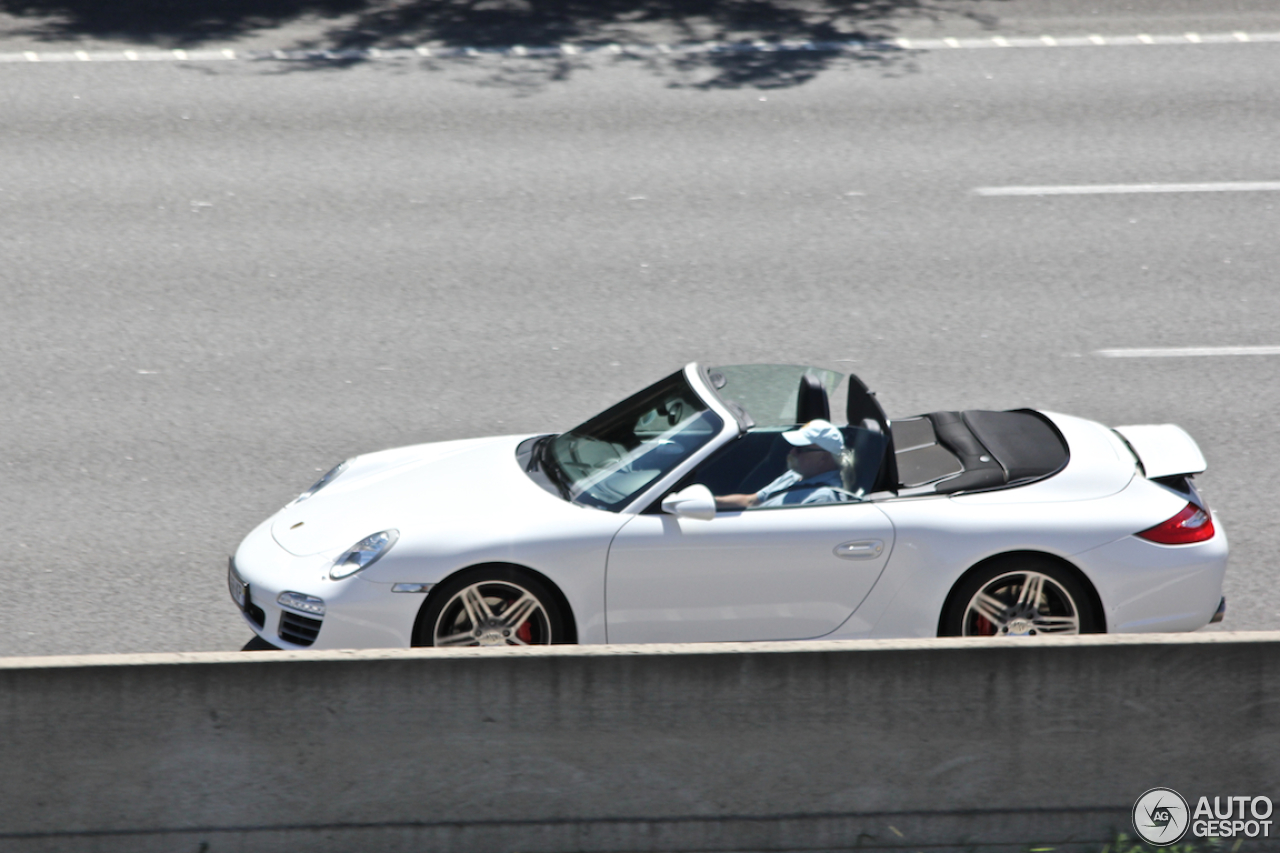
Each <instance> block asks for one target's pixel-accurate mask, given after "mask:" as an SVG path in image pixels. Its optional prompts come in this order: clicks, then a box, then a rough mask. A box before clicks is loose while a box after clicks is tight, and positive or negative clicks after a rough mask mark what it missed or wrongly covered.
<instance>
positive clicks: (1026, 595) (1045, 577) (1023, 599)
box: [938, 556, 1103, 637]
mask: <svg viewBox="0 0 1280 853" xmlns="http://www.w3.org/2000/svg"><path fill="white" fill-rule="evenodd" d="M939 627H940V630H939V632H938V633H939V634H940V635H941V636H944V637H1036V636H1049V635H1056V634H1096V633H1099V632H1101V631H1102V630H1103V629H1102V623H1101V620H1100V618H1099V617H1098V614H1096V613H1094V607H1093V604H1092V603H1091V600H1090V597H1089V595H1088V592H1087V590H1086V589H1085V588H1084V586H1083V585H1082V584H1081V582H1080V581H1079V580H1078V579H1077V578H1076V577H1075V575H1074V574H1073V573H1072V572H1070V571H1069V570H1068V569H1066V568H1064V567H1063V566H1061V565H1060V564H1058V563H1056V562H1054V561H1053V560H1050V559H1048V558H1045V557H1034V556H1027V557H1010V558H1007V559H1003V560H998V561H995V562H993V563H991V564H989V565H988V566H986V567H984V568H983V569H981V570H980V571H977V572H974V573H973V574H972V575H970V576H969V577H967V578H965V579H964V580H963V581H962V582H961V583H960V585H959V586H957V587H956V589H955V591H954V592H953V593H952V595H951V600H950V603H949V605H948V606H947V612H946V614H945V615H944V616H943V619H942V624H941V625H940V626H939Z"/></svg>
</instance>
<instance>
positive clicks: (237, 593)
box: [227, 560, 249, 610]
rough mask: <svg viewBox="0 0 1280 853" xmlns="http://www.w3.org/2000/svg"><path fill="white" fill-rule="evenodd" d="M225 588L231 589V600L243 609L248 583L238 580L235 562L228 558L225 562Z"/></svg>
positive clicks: (247, 592) (246, 601)
mask: <svg viewBox="0 0 1280 853" xmlns="http://www.w3.org/2000/svg"><path fill="white" fill-rule="evenodd" d="M227 589H229V590H230V591H231V600H232V601H234V602H235V603H236V606H237V607H239V608H240V609H241V610H244V608H245V605H246V604H247V603H248V601H249V585H248V584H247V583H245V582H244V581H242V580H240V576H239V575H237V574H236V564H235V563H234V562H232V561H230V560H229V561H228V562H227Z"/></svg>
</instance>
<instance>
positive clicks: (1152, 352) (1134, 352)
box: [1094, 347, 1280, 358]
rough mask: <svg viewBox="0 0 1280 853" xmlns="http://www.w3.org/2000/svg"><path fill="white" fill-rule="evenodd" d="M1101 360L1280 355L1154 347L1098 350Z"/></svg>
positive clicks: (1260, 350)
mask: <svg viewBox="0 0 1280 853" xmlns="http://www.w3.org/2000/svg"><path fill="white" fill-rule="evenodd" d="M1094 355H1100V356H1102V357H1103V358H1200V357H1204V356H1214V355H1280V347H1154V348H1151V349H1100V350H1097V351H1096V352H1095V353H1094Z"/></svg>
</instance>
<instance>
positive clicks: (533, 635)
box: [432, 580, 551, 646]
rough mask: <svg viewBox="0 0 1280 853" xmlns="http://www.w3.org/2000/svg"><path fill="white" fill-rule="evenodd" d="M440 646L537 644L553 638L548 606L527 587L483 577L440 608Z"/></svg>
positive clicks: (437, 626) (435, 633) (437, 628)
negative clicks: (488, 579)
mask: <svg viewBox="0 0 1280 853" xmlns="http://www.w3.org/2000/svg"><path fill="white" fill-rule="evenodd" d="M432 636H433V643H432V645H436V646H536V645H546V644H548V643H550V642H551V623H550V620H549V619H548V618H547V610H546V607H544V606H543V604H542V602H541V601H539V600H538V598H537V596H535V595H534V594H533V593H531V592H529V590H527V589H525V588H524V587H521V586H518V585H516V584H514V583H509V582H507V581H497V580H491V581H480V582H479V583H473V584H471V585H470V586H466V587H463V588H462V589H461V590H459V591H458V592H457V593H455V594H454V596H453V597H452V598H450V599H449V600H448V601H447V602H446V603H445V605H444V608H443V609H441V611H440V617H439V618H438V619H437V620H436V624H435V629H434V631H433V634H432Z"/></svg>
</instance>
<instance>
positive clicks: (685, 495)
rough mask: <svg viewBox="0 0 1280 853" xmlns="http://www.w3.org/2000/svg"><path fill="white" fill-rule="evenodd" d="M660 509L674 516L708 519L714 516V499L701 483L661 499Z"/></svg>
mask: <svg viewBox="0 0 1280 853" xmlns="http://www.w3.org/2000/svg"><path fill="white" fill-rule="evenodd" d="M662 511H663V512H665V513H669V514H671V515H674V516H675V517H676V518H699V519H702V520H703V521H710V520H711V519H713V518H715V517H716V499H715V495H713V494H711V490H710V489H708V488H707V487H706V486H703V485H694V486H690V487H689V488H687V489H683V490H681V491H679V492H675V493H674V494H670V495H667V496H666V497H665V498H663V499H662Z"/></svg>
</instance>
